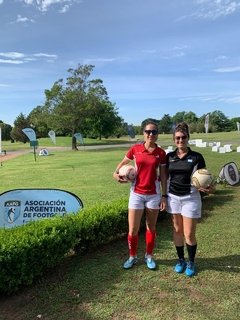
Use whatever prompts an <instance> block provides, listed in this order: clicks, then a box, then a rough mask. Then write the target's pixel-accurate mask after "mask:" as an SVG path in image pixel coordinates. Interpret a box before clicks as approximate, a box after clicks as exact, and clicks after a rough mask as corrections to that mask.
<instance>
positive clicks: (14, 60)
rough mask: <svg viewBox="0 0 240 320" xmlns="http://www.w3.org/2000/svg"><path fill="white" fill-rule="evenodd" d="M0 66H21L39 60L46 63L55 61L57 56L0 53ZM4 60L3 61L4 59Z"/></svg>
mask: <svg viewBox="0 0 240 320" xmlns="http://www.w3.org/2000/svg"><path fill="white" fill-rule="evenodd" d="M0 57H2V58H3V59H0V64H1V63H5V64H22V63H27V62H32V61H37V60H39V59H44V60H45V61H46V62H53V61H55V60H56V59H57V58H58V56H57V55H56V54H48V53H35V54H23V53H21V52H0ZM4 58H5V59H4Z"/></svg>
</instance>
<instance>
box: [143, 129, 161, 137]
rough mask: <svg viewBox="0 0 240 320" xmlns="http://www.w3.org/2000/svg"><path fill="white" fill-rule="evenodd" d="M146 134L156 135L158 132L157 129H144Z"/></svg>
mask: <svg viewBox="0 0 240 320" xmlns="http://www.w3.org/2000/svg"><path fill="white" fill-rule="evenodd" d="M144 132H145V133H146V134H153V135H154V136H155V135H156V134H158V131H157V130H145V131H144Z"/></svg>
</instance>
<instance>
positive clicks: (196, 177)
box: [192, 169, 213, 189]
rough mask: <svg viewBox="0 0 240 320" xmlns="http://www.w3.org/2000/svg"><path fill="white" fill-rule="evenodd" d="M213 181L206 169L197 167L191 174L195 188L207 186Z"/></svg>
mask: <svg viewBox="0 0 240 320" xmlns="http://www.w3.org/2000/svg"><path fill="white" fill-rule="evenodd" d="M212 182H213V176H212V175H211V173H210V172H209V171H208V170H207V169H199V170H197V171H195V172H194V173H193V175H192V184H193V185H194V187H195V188H197V189H199V188H204V189H205V188H207V187H208V186H209V185H210V184H211V183H212Z"/></svg>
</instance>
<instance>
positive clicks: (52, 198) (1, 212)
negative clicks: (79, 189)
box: [0, 189, 83, 228]
mask: <svg viewBox="0 0 240 320" xmlns="http://www.w3.org/2000/svg"><path fill="white" fill-rule="evenodd" d="M82 208H83V203H82V201H81V200H80V199H79V198H78V197H77V196H76V195H75V194H73V193H71V192H68V191H64V190H60V189H14V190H10V191H6V192H4V193H2V194H0V227H6V228H12V227H16V226H21V225H23V224H25V223H28V222H30V221H36V220H39V219H44V218H51V217H54V216H56V215H60V216H64V215H65V214H67V213H77V212H78V211H79V210H81V209H82Z"/></svg>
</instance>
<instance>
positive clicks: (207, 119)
mask: <svg viewBox="0 0 240 320" xmlns="http://www.w3.org/2000/svg"><path fill="white" fill-rule="evenodd" d="M208 126H209V113H208V114H207V115H206V117H205V124H204V127H205V133H208Z"/></svg>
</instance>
